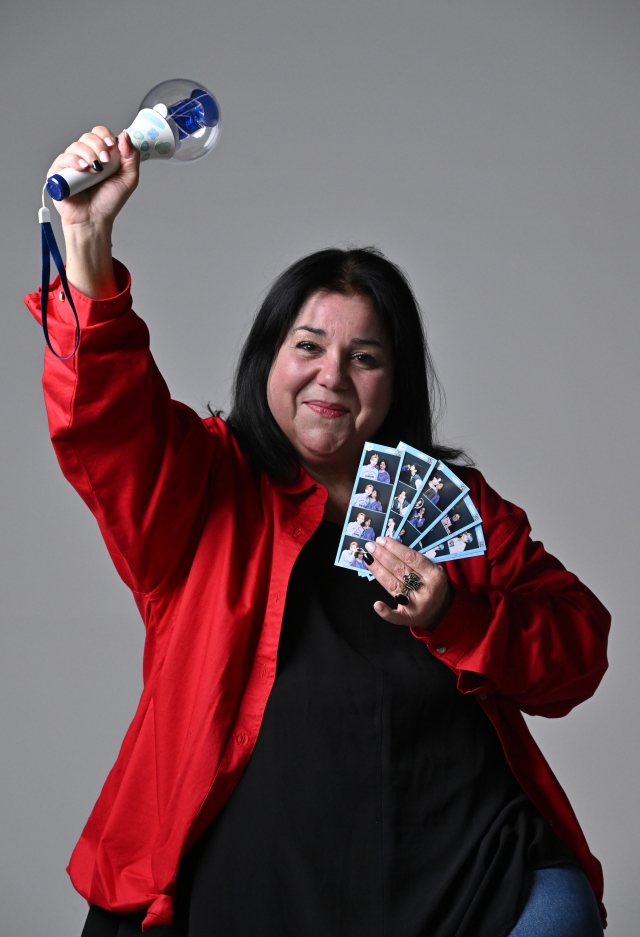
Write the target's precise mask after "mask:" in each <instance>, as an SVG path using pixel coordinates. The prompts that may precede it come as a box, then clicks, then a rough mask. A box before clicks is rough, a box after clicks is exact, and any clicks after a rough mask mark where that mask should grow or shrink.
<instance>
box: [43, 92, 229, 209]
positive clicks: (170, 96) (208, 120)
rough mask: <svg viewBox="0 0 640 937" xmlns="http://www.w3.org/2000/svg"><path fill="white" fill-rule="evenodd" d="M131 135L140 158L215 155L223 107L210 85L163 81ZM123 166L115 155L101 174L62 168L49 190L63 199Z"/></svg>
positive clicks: (187, 159)
mask: <svg viewBox="0 0 640 937" xmlns="http://www.w3.org/2000/svg"><path fill="white" fill-rule="evenodd" d="M127 133H128V134H129V137H130V139H131V142H132V143H133V145H134V146H135V147H136V149H138V150H139V151H140V159H141V161H142V162H146V161H147V160H149V159H173V160H177V161H178V162H191V161H193V160H196V159H200V158H201V157H203V156H206V155H207V153H210V152H211V151H212V150H213V148H214V146H215V145H216V143H217V142H218V138H219V136H220V109H219V107H218V104H217V101H216V99H215V98H214V96H213V95H212V94H211V92H210V91H208V90H207V89H206V88H205V87H204V85H202V84H199V83H198V82H196V81H188V80H186V79H184V78H172V79H170V80H169V81H163V82H161V83H160V84H159V85H156V86H155V88H152V89H151V91H150V92H149V93H148V94H147V95H146V96H145V97H144V99H143V100H142V103H141V104H140V110H139V113H138V114H137V116H136V118H135V120H134V121H133V123H132V124H131V126H130V127H127ZM119 168H120V158H119V154H117V153H115V152H114V153H112V157H111V159H110V160H109V162H108V163H103V171H102V172H101V173H89V172H80V171H79V170H77V169H61V170H60V172H57V173H54V174H53V175H52V176H49V178H48V179H47V182H46V190H47V192H48V193H49V195H50V196H51V198H53V199H55V200H56V201H62V200H63V199H65V198H69V197H70V196H72V195H77V194H78V192H83V191H84V190H85V189H89V188H90V187H91V186H94V185H99V184H100V183H101V182H104V180H105V179H108V178H109V176H112V175H113V174H114V173H115V172H117V171H118V169H119Z"/></svg>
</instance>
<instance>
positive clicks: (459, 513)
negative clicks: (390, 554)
mask: <svg viewBox="0 0 640 937" xmlns="http://www.w3.org/2000/svg"><path fill="white" fill-rule="evenodd" d="M480 521H481V517H480V514H479V512H478V509H477V508H476V506H475V504H474V503H473V501H472V500H471V498H469V497H468V496H467V497H465V498H461V499H460V500H459V501H458V502H457V503H456V504H454V505H453V507H452V508H450V509H449V510H448V511H447V513H446V514H445V515H444V516H443V517H441V518H440V520H439V521H437V523H436V524H435V525H434V526H433V527H432V528H431V530H430V531H429V532H428V533H426V534H424V535H420V540H419V542H418V543H414V547H415V549H419V550H423V549H424V550H427V549H429V548H430V547H434V546H436V545H437V544H439V543H443V542H444V541H445V540H449V539H450V538H451V536H452V535H453V534H459V533H461V532H462V531H463V530H467V529H468V528H469V527H473V526H474V525H475V524H479V523H480Z"/></svg>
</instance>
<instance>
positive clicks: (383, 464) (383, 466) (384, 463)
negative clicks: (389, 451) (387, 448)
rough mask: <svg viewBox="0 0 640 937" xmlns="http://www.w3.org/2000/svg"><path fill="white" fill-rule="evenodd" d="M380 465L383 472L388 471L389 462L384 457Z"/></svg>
mask: <svg viewBox="0 0 640 937" xmlns="http://www.w3.org/2000/svg"><path fill="white" fill-rule="evenodd" d="M379 467H380V471H381V472H386V471H387V463H386V462H385V461H384V459H383V460H382V462H381V463H380V466H379Z"/></svg>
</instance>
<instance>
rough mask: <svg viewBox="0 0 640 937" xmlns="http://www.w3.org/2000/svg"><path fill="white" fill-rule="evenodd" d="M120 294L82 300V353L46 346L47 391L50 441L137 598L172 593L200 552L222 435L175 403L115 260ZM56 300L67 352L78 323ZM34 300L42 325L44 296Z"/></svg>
mask: <svg viewBox="0 0 640 937" xmlns="http://www.w3.org/2000/svg"><path fill="white" fill-rule="evenodd" d="M114 269H115V273H116V279H117V282H118V287H119V293H118V295H117V296H114V297H112V298H109V299H104V300H90V299H88V298H87V297H86V296H83V295H82V294H81V293H78V292H77V291H76V290H73V288H72V292H73V298H74V302H75V304H76V308H77V311H78V316H79V318H80V325H81V338H80V345H79V348H78V352H77V354H76V355H75V356H74V357H73V358H70V359H69V360H68V361H61V360H59V359H58V358H56V357H55V356H54V355H52V354H51V352H50V351H49V350H48V349H47V350H45V368H44V376H43V388H44V395H45V402H46V407H47V414H48V419H49V428H50V432H51V439H52V441H53V445H54V448H55V451H56V455H57V457H58V461H59V463H60V466H61V468H62V471H63V472H64V474H65V476H66V478H67V479H68V481H69V482H71V484H72V485H73V486H74V488H75V489H76V491H77V492H78V493H79V494H80V496H81V497H82V498H83V500H84V501H85V502H86V504H87V505H88V506H89V508H90V509H91V511H92V512H93V514H94V515H95V517H96V519H97V521H98V524H99V525H100V529H101V531H102V534H103V536H104V539H105V542H106V544H107V547H108V549H109V552H110V553H111V556H112V558H113V561H114V563H115V565H116V568H117V569H118V572H119V573H120V575H121V576H122V578H123V579H124V581H125V582H126V583H127V585H128V586H129V587H130V588H131V589H133V590H134V591H136V592H151V591H153V590H155V589H158V588H161V587H163V585H165V584H166V582H167V581H168V580H169V579H170V578H172V577H173V576H175V575H176V574H179V572H180V568H181V564H185V563H188V562H189V560H190V557H191V555H192V552H193V551H194V550H195V546H196V543H197V538H198V535H199V530H200V526H201V521H203V519H204V515H205V512H206V509H207V498H208V487H209V484H208V483H209V478H210V473H211V470H212V467H213V462H214V461H215V451H216V447H215V437H214V435H212V433H211V432H209V430H208V429H207V427H206V425H205V423H204V422H203V420H202V419H201V418H200V417H199V416H198V415H197V414H196V413H194V412H193V411H192V410H190V409H189V408H188V407H186V406H184V405H183V404H180V403H177V402H175V401H173V400H171V398H170V396H169V391H168V389H167V386H166V384H165V382H164V380H163V379H162V376H161V375H160V373H159V371H158V369H157V367H156V365H155V362H154V360H153V358H152V356H151V352H150V350H149V333H148V331H147V328H146V326H145V324H144V322H142V320H141V319H139V318H138V317H137V316H136V315H135V313H134V312H133V310H132V308H131V295H130V281H129V274H128V272H127V271H126V269H125V268H124V267H123V266H122V265H121V264H118V263H117V261H116V262H115V263H114ZM58 290H59V281H58V280H56V281H54V283H52V284H51V287H50V294H49V310H50V312H49V319H50V331H51V334H52V337H53V340H54V342H58V344H59V346H60V347H61V348H62V349H63V353H66V349H67V346H69V347H73V323H72V321H71V318H70V315H69V310H68V307H67V306H66V305H65V303H64V302H61V301H60V298H59V294H58ZM25 302H26V304H27V306H28V308H29V309H30V311H31V312H32V313H33V315H34V316H35V317H36V318H37V319H39V318H40V297H39V294H38V293H32V294H30V295H29V296H27V297H26V299H25Z"/></svg>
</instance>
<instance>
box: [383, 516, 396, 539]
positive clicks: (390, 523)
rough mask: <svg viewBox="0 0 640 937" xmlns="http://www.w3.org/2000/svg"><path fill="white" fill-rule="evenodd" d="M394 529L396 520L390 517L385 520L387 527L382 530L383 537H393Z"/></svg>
mask: <svg viewBox="0 0 640 937" xmlns="http://www.w3.org/2000/svg"><path fill="white" fill-rule="evenodd" d="M395 529H396V522H395V521H394V519H393V518H392V517H390V518H389V520H388V521H387V529H386V530H385V532H384V535H385V537H393V532H394V530H395Z"/></svg>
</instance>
